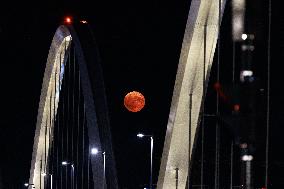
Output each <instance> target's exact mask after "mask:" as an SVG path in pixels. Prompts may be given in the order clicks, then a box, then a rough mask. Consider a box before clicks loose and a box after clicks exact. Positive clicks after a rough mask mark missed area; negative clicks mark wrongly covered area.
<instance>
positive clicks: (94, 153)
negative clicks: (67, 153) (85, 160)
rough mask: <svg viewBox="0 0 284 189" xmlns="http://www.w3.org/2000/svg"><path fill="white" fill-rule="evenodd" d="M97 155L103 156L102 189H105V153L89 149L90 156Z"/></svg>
mask: <svg viewBox="0 0 284 189" xmlns="http://www.w3.org/2000/svg"><path fill="white" fill-rule="evenodd" d="M98 153H101V154H102V155H103V164H104V168H103V174H104V175H103V188H105V182H106V152H105V151H99V150H98V148H92V149H91V154H92V155H97V154H98Z"/></svg>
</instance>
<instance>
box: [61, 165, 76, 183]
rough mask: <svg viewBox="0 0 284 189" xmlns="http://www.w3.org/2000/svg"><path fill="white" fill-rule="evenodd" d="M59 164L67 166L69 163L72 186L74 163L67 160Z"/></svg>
mask: <svg viewBox="0 0 284 189" xmlns="http://www.w3.org/2000/svg"><path fill="white" fill-rule="evenodd" d="M61 165H62V166H67V165H70V166H71V168H72V172H71V183H72V188H74V183H75V182H74V172H75V166H74V163H71V162H68V161H62V162H61Z"/></svg>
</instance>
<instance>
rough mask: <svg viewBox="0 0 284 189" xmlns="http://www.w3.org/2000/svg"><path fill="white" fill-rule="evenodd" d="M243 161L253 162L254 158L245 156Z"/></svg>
mask: <svg viewBox="0 0 284 189" xmlns="http://www.w3.org/2000/svg"><path fill="white" fill-rule="evenodd" d="M242 160H243V161H251V160H253V156H252V155H243V156H242Z"/></svg>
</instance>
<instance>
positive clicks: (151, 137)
mask: <svg viewBox="0 0 284 189" xmlns="http://www.w3.org/2000/svg"><path fill="white" fill-rule="evenodd" d="M137 137H139V138H143V137H150V140H151V166H150V189H152V186H153V179H152V178H153V148H154V139H153V136H152V135H144V134H142V133H138V134H137Z"/></svg>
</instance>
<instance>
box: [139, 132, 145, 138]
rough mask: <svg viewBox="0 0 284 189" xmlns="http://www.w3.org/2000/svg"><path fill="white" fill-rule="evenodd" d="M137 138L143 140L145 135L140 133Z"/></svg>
mask: <svg viewBox="0 0 284 189" xmlns="http://www.w3.org/2000/svg"><path fill="white" fill-rule="evenodd" d="M137 136H138V137H139V138H143V137H144V136H145V135H144V134H142V133H138V134H137Z"/></svg>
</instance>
